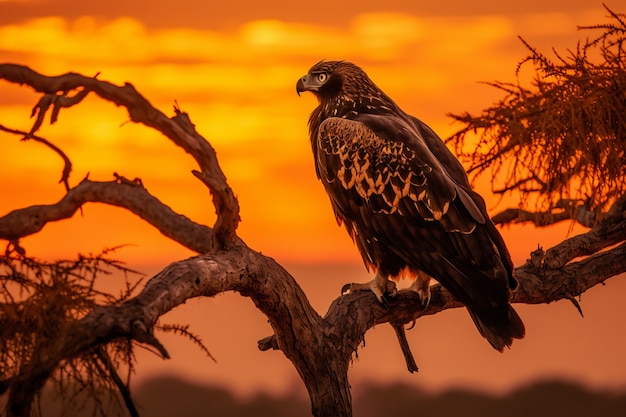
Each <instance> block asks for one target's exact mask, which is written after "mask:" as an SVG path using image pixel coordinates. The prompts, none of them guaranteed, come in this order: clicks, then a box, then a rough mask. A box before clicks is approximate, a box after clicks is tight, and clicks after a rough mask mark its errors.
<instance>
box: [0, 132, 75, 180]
mask: <svg viewBox="0 0 626 417" xmlns="http://www.w3.org/2000/svg"><path fill="white" fill-rule="evenodd" d="M0 130H2V131H3V132H7V133H12V134H14V135H20V136H22V140H29V139H32V140H34V141H36V142H39V143H43V144H44V145H46V146H47V147H48V148H50V149H52V150H53V151H54V152H56V153H57V154H58V155H59V156H60V157H61V159H63V164H64V165H63V172H62V174H61V179H60V180H59V183H63V185H65V191H69V190H70V185H69V182H68V181H69V177H70V172H72V161H70V158H68V157H67V155H66V154H65V152H63V151H62V150H61V148H59V147H58V146H56V145H55V144H53V143H52V142H50V141H49V140H47V139H44V138H42V137H41V136H37V135H34V134H33V133H28V132H24V131H23V130H18V129H11V128H8V127H6V126H3V125H0Z"/></svg>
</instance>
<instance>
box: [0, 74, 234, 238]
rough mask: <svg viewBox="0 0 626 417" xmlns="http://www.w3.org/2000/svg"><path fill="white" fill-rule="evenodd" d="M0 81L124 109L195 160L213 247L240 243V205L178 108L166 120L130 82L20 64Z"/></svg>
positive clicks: (212, 156)
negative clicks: (211, 220)
mask: <svg viewBox="0 0 626 417" xmlns="http://www.w3.org/2000/svg"><path fill="white" fill-rule="evenodd" d="M0 79H5V80H7V81H10V82H13V83H17V84H26V85H28V86H30V87H32V88H33V89H34V90H35V91H38V92H41V93H44V94H46V95H56V94H57V93H62V94H63V95H66V94H67V92H69V91H73V90H78V91H79V92H80V93H79V94H80V97H81V99H82V97H84V96H85V95H87V94H88V93H89V92H93V93H95V94H97V95H98V96H100V97H101V98H103V99H105V100H107V101H110V102H112V103H114V104H116V105H118V106H123V107H125V108H126V109H127V110H128V115H129V116H130V119H131V120H132V121H133V122H136V123H142V124H144V125H146V126H148V127H151V128H153V129H156V130H158V131H159V132H161V133H163V134H164V135H165V136H166V137H167V138H169V139H170V140H171V141H172V142H174V143H175V144H176V145H178V146H180V147H181V148H182V149H183V150H185V152H187V153H188V154H190V155H191V156H192V157H193V158H194V159H195V160H196V162H197V163H198V166H199V167H200V171H199V172H198V173H195V175H196V177H198V178H200V179H201V180H202V181H203V182H204V184H205V185H206V186H207V187H208V188H209V190H210V191H211V195H212V196H213V204H214V206H215V210H216V213H217V221H216V223H215V226H214V230H213V234H212V244H213V245H214V246H215V248H217V249H219V248H226V247H228V246H230V245H237V244H238V243H239V239H238V238H237V236H236V233H235V231H236V229H237V226H238V224H239V203H238V201H237V198H236V197H235V194H234V193H233V191H232V189H231V188H230V186H229V185H228V183H227V181H226V176H225V175H224V173H223V172H222V170H221V168H220V166H219V163H218V161H217V155H216V153H215V150H214V149H213V147H212V146H211V145H210V144H209V143H208V142H207V141H206V140H205V139H204V138H203V137H202V136H201V135H199V134H198V133H197V132H196V130H195V126H194V125H193V124H192V123H191V120H190V119H189V116H188V115H187V114H186V113H184V112H182V111H181V110H180V109H179V108H178V107H175V108H174V112H175V115H174V117H172V118H169V117H167V116H165V114H163V113H162V112H161V111H159V110H157V109H155V108H154V107H152V105H151V104H150V103H149V102H148V100H146V99H145V98H144V97H143V96H142V95H141V94H139V93H138V92H137V90H135V88H134V87H133V86H132V85H131V84H129V83H126V84H124V86H122V87H119V86H116V85H114V84H111V83H109V82H106V81H100V80H97V79H95V78H89V77H84V76H82V75H80V74H75V73H67V74H64V75H60V76H56V77H46V76H43V75H41V74H39V73H37V72H35V71H33V70H31V69H30V68H28V67H25V66H22V65H16V64H1V65H0ZM78 102H80V100H70V101H66V102H65V103H64V107H70V106H72V105H75V104H77V103H78ZM48 107H49V106H43V105H38V106H36V108H39V109H40V110H39V117H43V116H42V115H41V114H42V113H44V112H45V111H46V110H47V109H48ZM57 113H58V111H57ZM55 117H56V116H55ZM35 130H36V129H33V131H35Z"/></svg>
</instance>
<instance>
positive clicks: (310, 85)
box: [296, 74, 320, 97]
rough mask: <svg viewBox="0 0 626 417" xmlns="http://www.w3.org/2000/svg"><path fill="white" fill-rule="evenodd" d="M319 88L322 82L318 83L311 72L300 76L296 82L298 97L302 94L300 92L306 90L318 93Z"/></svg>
mask: <svg viewBox="0 0 626 417" xmlns="http://www.w3.org/2000/svg"><path fill="white" fill-rule="evenodd" d="M319 88H320V84H318V83H317V82H316V78H315V77H311V75H310V74H306V75H304V76H302V77H300V79H299V80H298V82H297V83H296V93H298V97H299V96H300V93H303V92H305V91H311V92H313V93H316V92H317V91H318V90H319Z"/></svg>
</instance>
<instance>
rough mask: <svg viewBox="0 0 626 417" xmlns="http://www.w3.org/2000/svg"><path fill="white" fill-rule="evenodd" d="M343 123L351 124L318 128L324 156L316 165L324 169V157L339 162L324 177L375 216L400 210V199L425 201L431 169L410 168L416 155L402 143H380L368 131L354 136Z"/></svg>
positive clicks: (330, 123)
mask: <svg viewBox="0 0 626 417" xmlns="http://www.w3.org/2000/svg"><path fill="white" fill-rule="evenodd" d="M346 123H348V124H350V122H346V121H345V120H341V119H333V118H330V119H327V120H326V122H325V123H324V125H323V126H322V127H321V129H320V135H319V148H320V150H321V151H322V152H323V153H324V156H323V158H322V160H320V161H318V164H320V165H321V166H325V163H324V159H326V158H327V157H331V156H333V157H336V158H337V159H338V161H337V164H338V168H337V171H336V172H328V171H327V172H326V175H325V178H327V179H328V180H329V181H339V182H340V183H341V185H342V186H343V187H344V188H345V189H346V190H350V189H354V190H355V191H356V192H357V193H358V195H359V196H360V197H361V198H363V199H364V200H365V201H366V202H367V204H368V205H369V206H370V207H371V208H372V210H373V211H374V212H377V213H386V214H391V213H395V212H396V211H398V210H400V211H401V207H400V201H401V200H402V199H403V198H410V199H411V200H412V201H413V202H419V201H422V200H424V197H425V196H426V193H427V188H426V176H425V175H424V173H425V172H428V171H430V169H431V168H430V167H428V166H427V165H422V166H420V167H418V169H416V167H415V166H414V167H411V166H410V165H411V161H413V160H415V159H416V156H415V152H413V151H412V150H411V149H409V148H407V147H406V146H405V145H404V144H402V143H399V142H389V141H383V140H381V139H380V137H378V136H377V135H375V134H374V133H373V132H371V131H369V129H367V128H365V129H362V130H363V132H361V133H362V135H361V136H357V135H355V134H354V132H353V131H352V130H351V129H350V127H351V126H345V124H346ZM330 132H332V133H330ZM414 165H415V164H414ZM424 207H425V206H424ZM425 214H426V218H428V219H429V220H434V219H437V217H439V218H441V213H434V214H433V213H432V212H427V213H425Z"/></svg>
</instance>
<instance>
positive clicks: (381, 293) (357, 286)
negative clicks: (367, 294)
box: [341, 272, 398, 305]
mask: <svg viewBox="0 0 626 417" xmlns="http://www.w3.org/2000/svg"><path fill="white" fill-rule="evenodd" d="M348 291H349V292H353V291H371V292H373V293H374V295H375V296H376V298H377V299H378V301H379V302H380V303H382V304H385V305H387V299H386V298H385V295H388V296H390V297H393V296H395V295H396V293H397V292H398V290H397V289H396V283H395V282H393V281H390V280H389V279H388V278H387V277H386V276H384V275H382V274H381V273H380V272H377V273H376V275H374V279H373V280H371V281H369V282H364V283H352V284H346V285H344V286H343V288H342V289H341V293H342V294H345V293H347V292H348Z"/></svg>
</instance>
